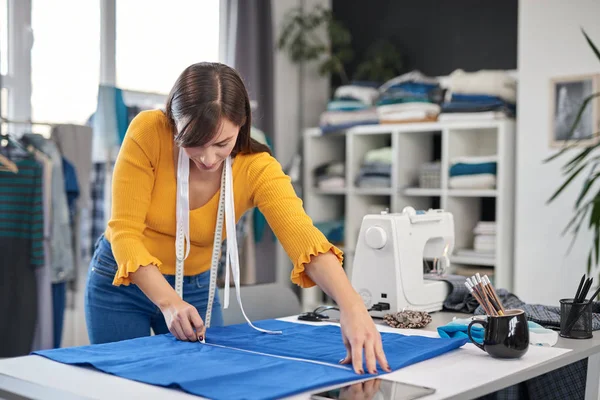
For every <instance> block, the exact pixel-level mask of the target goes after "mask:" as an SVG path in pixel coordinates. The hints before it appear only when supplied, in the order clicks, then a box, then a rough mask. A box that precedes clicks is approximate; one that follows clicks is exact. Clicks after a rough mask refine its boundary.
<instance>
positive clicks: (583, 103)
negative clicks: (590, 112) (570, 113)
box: [567, 92, 600, 138]
mask: <svg viewBox="0 0 600 400" xmlns="http://www.w3.org/2000/svg"><path fill="white" fill-rule="evenodd" d="M598 96H600V92H597V93H592V94H590V95H589V96H588V97H586V98H585V99H584V100H583V102H582V103H581V107H579V111H578V112H577V117H575V121H574V122H573V126H571V129H569V134H568V135H567V137H568V138H570V137H572V136H573V132H575V128H577V125H579V121H580V120H581V116H582V115H583V112H584V111H585V108H586V107H587V106H588V105H589V104H590V102H591V101H592V100H594V99H595V98H596V97H598Z"/></svg>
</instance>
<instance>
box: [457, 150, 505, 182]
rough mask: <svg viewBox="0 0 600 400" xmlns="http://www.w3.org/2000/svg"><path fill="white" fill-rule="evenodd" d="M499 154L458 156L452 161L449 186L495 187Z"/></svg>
mask: <svg viewBox="0 0 600 400" xmlns="http://www.w3.org/2000/svg"><path fill="white" fill-rule="evenodd" d="M497 165H498V156H495V155H494V156H480V157H477V156H472V157H457V158H454V159H452V160H451V161H450V171H449V178H448V187H450V188H452V189H493V188H495V187H496V170H497Z"/></svg>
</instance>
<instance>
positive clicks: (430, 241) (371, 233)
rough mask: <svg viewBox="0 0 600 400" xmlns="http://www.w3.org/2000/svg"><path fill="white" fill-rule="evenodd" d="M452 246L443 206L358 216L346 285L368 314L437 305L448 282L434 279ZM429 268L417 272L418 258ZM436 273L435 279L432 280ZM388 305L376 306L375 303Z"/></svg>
mask: <svg viewBox="0 0 600 400" xmlns="http://www.w3.org/2000/svg"><path fill="white" fill-rule="evenodd" d="M453 248H454V220H453V217H452V214H451V213H449V212H446V211H444V210H434V209H430V210H427V211H422V210H419V211H417V210H415V209H414V208H412V207H406V208H405V209H404V210H402V212H401V213H388V212H382V213H381V214H369V215H365V216H364V217H363V220H362V224H361V228H360V232H359V237H358V242H357V245H356V251H355V256H354V265H353V268H352V270H353V272H352V279H351V281H352V285H353V287H354V288H355V290H356V291H357V292H358V293H359V294H360V295H361V296H362V298H363V301H364V303H365V306H366V307H367V308H368V309H371V310H372V311H371V315H372V316H374V317H380V318H382V317H383V316H384V315H385V314H387V313H396V312H400V311H402V310H403V309H409V310H415V311H427V312H435V311H439V310H441V309H442V305H443V302H444V301H445V300H446V297H447V296H448V294H449V293H450V285H449V284H448V283H447V282H444V281H441V280H439V276H440V275H442V274H444V273H445V272H447V270H448V268H449V266H450V261H449V258H448V256H449V254H451V253H452V250H453ZM426 259H430V260H432V262H433V273H432V274H424V273H423V261H424V260H426ZM436 278H438V279H436ZM381 304H385V305H386V306H387V305H389V309H387V310H381V307H377V306H378V305H381Z"/></svg>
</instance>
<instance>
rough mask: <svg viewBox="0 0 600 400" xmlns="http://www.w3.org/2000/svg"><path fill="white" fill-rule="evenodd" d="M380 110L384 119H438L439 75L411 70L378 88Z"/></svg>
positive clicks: (425, 120)
mask: <svg viewBox="0 0 600 400" xmlns="http://www.w3.org/2000/svg"><path fill="white" fill-rule="evenodd" d="M379 92H380V96H379V99H378V100H377V102H376V104H377V113H378V115H379V120H380V122H381V123H405V122H427V121H436V120H437V116H438V114H439V113H440V106H439V104H438V103H440V102H441V101H442V99H443V90H442V89H441V87H440V85H439V82H438V80H437V79H436V78H431V77H428V76H425V75H423V74H422V73H421V72H419V71H412V72H409V73H406V74H403V75H400V76H397V77H395V78H393V79H390V80H389V81H387V82H386V83H384V84H383V85H381V87H380V88H379Z"/></svg>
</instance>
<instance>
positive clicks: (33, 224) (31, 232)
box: [0, 157, 44, 268]
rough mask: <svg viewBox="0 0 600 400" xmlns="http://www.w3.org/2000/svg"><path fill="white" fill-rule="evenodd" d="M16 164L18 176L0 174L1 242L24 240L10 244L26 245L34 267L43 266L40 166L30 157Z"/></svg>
mask: <svg viewBox="0 0 600 400" xmlns="http://www.w3.org/2000/svg"><path fill="white" fill-rule="evenodd" d="M15 164H16V165H17V167H18V168H19V172H17V173H13V172H9V171H0V239H2V238H13V239H23V241H18V242H12V243H23V245H24V246H28V247H29V255H30V260H29V264H30V265H31V266H32V267H33V268H37V267H41V266H43V265H44V209H43V202H42V174H43V167H42V166H41V165H40V164H39V163H38V162H37V161H36V160H35V159H34V158H31V157H28V158H23V159H21V160H18V161H15ZM15 250H16V249H15Z"/></svg>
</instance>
